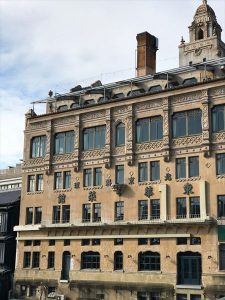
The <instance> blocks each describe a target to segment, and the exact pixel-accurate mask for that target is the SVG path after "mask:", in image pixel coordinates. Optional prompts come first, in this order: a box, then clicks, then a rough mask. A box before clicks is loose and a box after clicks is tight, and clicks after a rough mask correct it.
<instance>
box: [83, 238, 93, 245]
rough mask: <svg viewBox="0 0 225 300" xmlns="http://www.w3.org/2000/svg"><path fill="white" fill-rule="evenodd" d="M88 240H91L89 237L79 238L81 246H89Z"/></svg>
mask: <svg viewBox="0 0 225 300" xmlns="http://www.w3.org/2000/svg"><path fill="white" fill-rule="evenodd" d="M90 242H91V240H89V239H83V240H81V246H89V245H90Z"/></svg>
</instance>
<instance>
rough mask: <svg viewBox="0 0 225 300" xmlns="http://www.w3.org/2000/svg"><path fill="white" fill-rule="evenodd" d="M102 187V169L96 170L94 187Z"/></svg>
mask: <svg viewBox="0 0 225 300" xmlns="http://www.w3.org/2000/svg"><path fill="white" fill-rule="evenodd" d="M100 185H102V168H95V169H94V186H100Z"/></svg>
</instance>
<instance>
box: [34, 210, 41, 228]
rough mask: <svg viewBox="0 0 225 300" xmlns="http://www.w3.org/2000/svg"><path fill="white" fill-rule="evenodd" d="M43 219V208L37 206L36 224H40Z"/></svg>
mask: <svg viewBox="0 0 225 300" xmlns="http://www.w3.org/2000/svg"><path fill="white" fill-rule="evenodd" d="M41 219H42V208H41V207H35V216H34V224H40V223H41Z"/></svg>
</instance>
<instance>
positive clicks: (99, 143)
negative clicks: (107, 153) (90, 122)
mask: <svg viewBox="0 0 225 300" xmlns="http://www.w3.org/2000/svg"><path fill="white" fill-rule="evenodd" d="M103 147H105V126H99V127H96V128H95V148H103Z"/></svg>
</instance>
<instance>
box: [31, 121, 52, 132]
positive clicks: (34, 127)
mask: <svg viewBox="0 0 225 300" xmlns="http://www.w3.org/2000/svg"><path fill="white" fill-rule="evenodd" d="M48 123H49V121H43V122H36V123H30V128H31V129H32V130H37V129H43V128H46V127H47V126H48Z"/></svg>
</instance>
